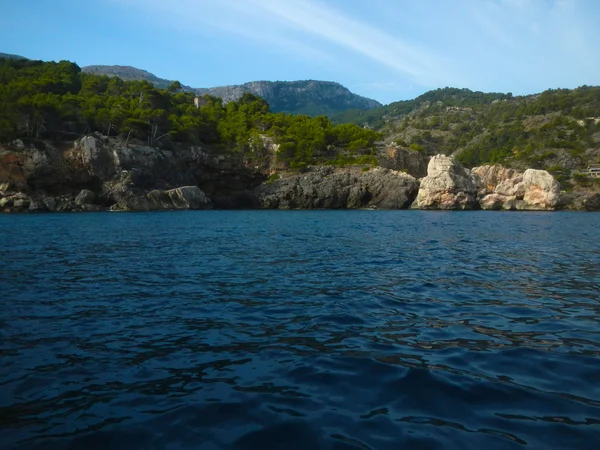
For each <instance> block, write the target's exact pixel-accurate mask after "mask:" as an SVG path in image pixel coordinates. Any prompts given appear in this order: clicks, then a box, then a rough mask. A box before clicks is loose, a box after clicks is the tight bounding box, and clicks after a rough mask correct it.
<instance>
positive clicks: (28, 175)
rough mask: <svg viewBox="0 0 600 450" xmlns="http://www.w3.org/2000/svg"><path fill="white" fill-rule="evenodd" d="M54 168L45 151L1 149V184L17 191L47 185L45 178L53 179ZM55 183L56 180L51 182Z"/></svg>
mask: <svg viewBox="0 0 600 450" xmlns="http://www.w3.org/2000/svg"><path fill="white" fill-rule="evenodd" d="M54 172H55V171H54V168H53V166H52V164H51V162H50V159H49V158H48V155H47V154H46V152H45V151H43V150H40V149H38V148H36V147H33V146H30V147H24V146H23V147H21V146H19V147H17V148H15V147H13V148H11V149H5V150H3V149H2V148H0V183H2V184H5V185H6V184H8V186H10V187H12V188H13V189H15V190H20V189H23V190H25V189H29V188H30V187H32V186H33V187H36V186H37V185H39V184H46V183H45V182H44V181H47V180H44V178H45V177H46V178H48V177H49V178H50V179H51V178H52V176H53V175H54ZM50 181H51V182H55V180H50Z"/></svg>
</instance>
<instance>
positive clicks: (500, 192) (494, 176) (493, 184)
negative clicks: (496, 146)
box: [473, 165, 560, 211]
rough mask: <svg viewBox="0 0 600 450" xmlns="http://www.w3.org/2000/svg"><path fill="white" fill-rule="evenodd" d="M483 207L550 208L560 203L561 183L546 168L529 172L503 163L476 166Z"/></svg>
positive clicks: (475, 171) (554, 207)
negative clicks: (514, 168) (507, 166)
mask: <svg viewBox="0 0 600 450" xmlns="http://www.w3.org/2000/svg"><path fill="white" fill-rule="evenodd" d="M473 174H474V175H475V178H476V182H477V183H478V188H479V204H480V206H481V208H482V209H495V210H520V211H550V210H554V209H557V208H558V207H559V205H560V185H559V184H558V182H557V181H556V180H555V179H554V177H553V176H552V175H551V174H550V173H548V172H547V171H545V170H535V169H527V170H526V171H525V173H521V172H519V171H517V170H513V169H507V168H505V167H503V166H501V165H494V166H482V167H475V168H474V169H473Z"/></svg>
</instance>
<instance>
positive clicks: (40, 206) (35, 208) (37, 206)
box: [29, 198, 48, 212]
mask: <svg viewBox="0 0 600 450" xmlns="http://www.w3.org/2000/svg"><path fill="white" fill-rule="evenodd" d="M29 211H31V212H40V211H48V207H47V206H46V204H45V203H44V202H43V200H39V199H33V198H32V199H31V201H30V203H29Z"/></svg>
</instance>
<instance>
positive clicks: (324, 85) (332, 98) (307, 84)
mask: <svg viewBox="0 0 600 450" xmlns="http://www.w3.org/2000/svg"><path fill="white" fill-rule="evenodd" d="M81 70H82V71H83V72H84V73H90V74H95V75H106V76H116V77H119V78H121V79H123V80H128V81H130V80H139V81H142V80H146V81H148V82H150V83H152V84H154V85H155V86H156V87H158V88H163V89H164V88H167V87H168V86H169V85H171V83H173V80H167V79H165V78H160V77H157V76H156V75H154V74H153V73H150V72H148V71H146V70H143V69H138V68H136V67H133V66H118V65H115V66H110V65H92V66H85V67H82V69H81ZM182 90H183V91H185V92H194V93H196V94H197V95H211V96H214V97H220V98H222V99H223V101H224V102H225V103H227V102H230V101H236V100H239V99H240V98H241V97H242V95H244V94H245V93H250V94H254V95H258V96H260V97H262V98H264V99H265V100H266V101H267V103H269V105H270V106H271V109H272V110H273V111H274V112H287V113H292V114H306V115H311V116H317V115H334V114H337V113H340V112H343V111H347V110H350V109H357V110H369V109H373V108H378V107H381V106H383V105H382V104H381V103H379V102H378V101H377V100H373V99H370V98H368V97H364V96H361V95H358V94H355V93H353V92H351V91H350V90H349V89H348V88H346V87H345V86H343V85H341V84H340V83H337V82H335V81H321V80H312V79H311V80H295V81H268V80H258V81H249V82H247V83H243V84H237V85H224V86H214V87H209V88H194V87H190V86H185V85H182Z"/></svg>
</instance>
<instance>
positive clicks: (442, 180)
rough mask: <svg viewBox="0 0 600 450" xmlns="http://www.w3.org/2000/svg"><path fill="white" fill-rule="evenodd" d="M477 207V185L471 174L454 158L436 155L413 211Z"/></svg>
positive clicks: (430, 164) (432, 159) (428, 168)
mask: <svg viewBox="0 0 600 450" xmlns="http://www.w3.org/2000/svg"><path fill="white" fill-rule="evenodd" d="M477 207H478V203H477V185H476V182H475V178H474V177H473V175H472V174H471V172H470V171H469V170H468V169H465V168H464V167H462V166H461V165H460V164H459V163H458V161H456V160H455V159H454V158H453V157H451V156H445V155H436V156H433V157H432V158H431V160H430V161H429V165H428V167H427V176H426V177H425V178H423V179H422V180H421V186H420V187H419V193H418V195H417V199H416V200H415V203H414V204H413V208H417V209H459V210H464V209H476V208H477Z"/></svg>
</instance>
